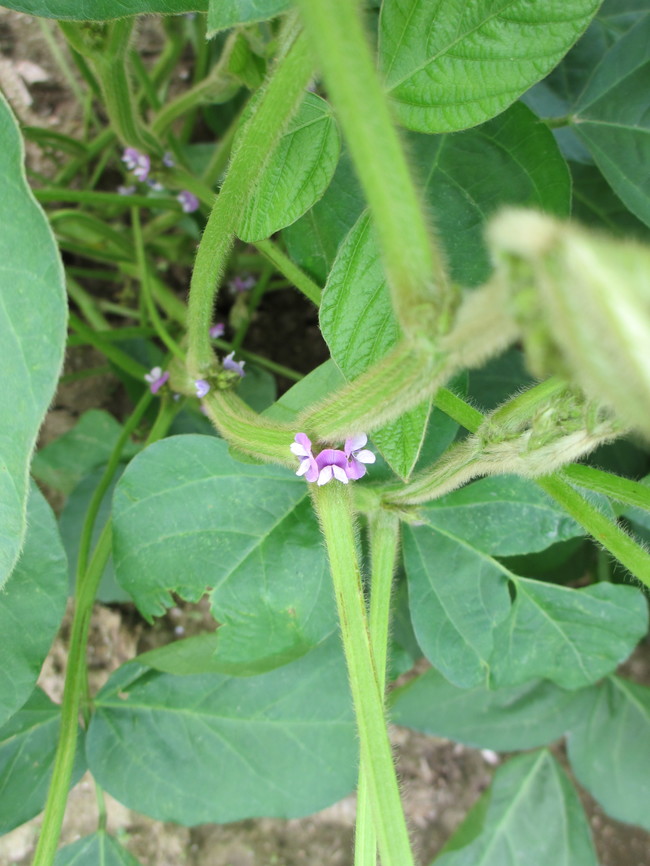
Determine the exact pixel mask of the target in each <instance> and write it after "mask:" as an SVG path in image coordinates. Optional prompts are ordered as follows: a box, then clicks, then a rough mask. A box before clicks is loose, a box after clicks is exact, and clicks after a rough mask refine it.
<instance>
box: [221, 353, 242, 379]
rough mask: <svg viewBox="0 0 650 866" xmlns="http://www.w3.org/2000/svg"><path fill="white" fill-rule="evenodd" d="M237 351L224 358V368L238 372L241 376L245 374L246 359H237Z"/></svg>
mask: <svg viewBox="0 0 650 866" xmlns="http://www.w3.org/2000/svg"><path fill="white" fill-rule="evenodd" d="M234 358H235V353H234V352H231V353H230V354H229V355H226V357H225V358H224V359H223V368H224V370H231V371H232V372H233V373H238V374H239V375H240V376H245V375H246V373H244V364H245V363H246V361H235V360H234Z"/></svg>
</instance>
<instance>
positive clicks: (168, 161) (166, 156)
mask: <svg viewBox="0 0 650 866" xmlns="http://www.w3.org/2000/svg"><path fill="white" fill-rule="evenodd" d="M162 161H163V165H166V166H167V168H173V167H174V166H175V165H176V160H175V159H174V157H173V156H172V154H171V153H170V152H169V151H168V150H167V151H165V153H163V158H162Z"/></svg>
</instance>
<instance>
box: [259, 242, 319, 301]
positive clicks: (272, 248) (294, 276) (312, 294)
mask: <svg viewBox="0 0 650 866" xmlns="http://www.w3.org/2000/svg"><path fill="white" fill-rule="evenodd" d="M255 246H256V247H257V249H258V250H259V251H260V252H261V253H262V255H263V256H264V257H265V258H266V259H268V260H269V261H270V262H271V264H273V265H275V267H276V269H277V270H278V271H279V272H280V273H281V274H283V275H284V276H285V277H286V278H287V279H288V280H289V282H290V283H291V285H293V286H295V287H296V288H297V289H298V290H299V291H301V292H302V293H303V295H304V296H305V297H306V298H309V300H310V301H311V302H312V303H313V304H315V305H316V306H317V307H318V306H320V301H321V296H322V294H323V292H322V290H321V288H320V286H318V285H317V284H316V283H315V282H314V281H313V280H312V279H311V277H308V276H307V274H306V273H305V272H304V271H302V270H301V269H300V268H299V267H298V266H297V265H295V264H294V263H293V262H292V261H291V259H290V258H289V256H287V255H285V254H284V253H283V252H282V250H281V249H280V248H279V247H278V245H277V244H274V243H273V241H271V240H265V241H257V243H256V244H255Z"/></svg>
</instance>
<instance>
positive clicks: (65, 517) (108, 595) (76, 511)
mask: <svg viewBox="0 0 650 866" xmlns="http://www.w3.org/2000/svg"><path fill="white" fill-rule="evenodd" d="M122 472H123V467H121V466H120V467H118V470H117V472H116V473H115V476H114V477H113V479H112V481H111V483H110V485H109V487H108V489H107V491H106V493H105V494H104V497H103V499H102V502H101V505H100V507H99V511H98V513H97V517H96V519H95V523H94V526H93V532H92V537H91V549H94V547H95V544H96V543H97V542H98V541H99V536H100V535H101V533H102V530H103V529H104V526H105V525H106V521H107V520H108V518H109V517H110V515H111V501H112V499H113V491H114V489H115V485H116V484H117V481H118V479H119V477H120V475H121V474H122ZM103 474H104V470H103V469H98V470H97V471H96V472H92V473H91V474H90V475H88V476H87V477H86V478H84V479H83V480H82V481H80V482H79V484H78V485H77V486H76V487H75V489H74V490H73V491H72V493H71V494H70V496H69V497H68V499H67V501H66V503H65V505H64V506H63V511H62V512H61V516H60V517H59V532H60V533H61V540H62V541H63V546H64V547H65V552H66V554H67V557H68V573H69V578H70V586H71V587H72V588H74V581H75V577H76V574H77V560H78V558H79V543H80V541H81V531H82V528H83V524H84V521H85V519H86V514H87V513H88V506H89V505H90V500H91V499H92V496H93V494H94V492H95V489H96V487H97V485H98V484H99V482H100V480H101V478H102V476H103ZM96 597H97V599H98V600H99V601H103V602H106V603H108V604H110V603H111V602H115V601H131V600H132V599H131V596H130V595H129V594H128V592H126V590H124V589H122V587H121V586H120V585H119V584H118V583H117V581H116V580H115V572H114V570H113V558H112V556H109V558H108V561H107V562H106V565H105V566H104V572H103V574H102V578H101V581H100V584H99V588H98V590H97V593H96Z"/></svg>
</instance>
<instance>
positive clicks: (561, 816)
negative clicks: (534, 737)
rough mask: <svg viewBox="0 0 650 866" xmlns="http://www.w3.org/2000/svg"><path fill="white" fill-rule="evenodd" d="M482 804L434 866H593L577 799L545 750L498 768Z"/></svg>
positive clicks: (566, 779)
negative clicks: (476, 816)
mask: <svg viewBox="0 0 650 866" xmlns="http://www.w3.org/2000/svg"><path fill="white" fill-rule="evenodd" d="M486 799H487V802H485V800H484V801H483V802H482V803H481V801H479V804H478V805H479V809H480V815H479V816H478V819H476V818H474V816H472V813H471V812H470V815H469V816H468V818H467V819H466V821H467V823H469V824H470V828H469V832H468V828H467V826H466V824H465V825H461V827H460V829H459V830H457V831H456V834H454V837H452V839H451V840H450V842H449V843H448V844H447V845H446V846H445V849H444V851H443V853H442V855H441V856H440V857H437V858H436V860H435V861H434V863H435V866H523V864H526V866H549V864H551V863H552V864H553V866H598V861H597V859H596V852H595V851H594V847H593V842H592V841H591V834H590V832H589V823H588V821H587V818H586V816H585V814H584V812H583V810H582V806H581V804H580V799H579V798H578V795H577V793H576V791H575V790H574V788H573V787H572V785H571V783H570V782H569V780H568V778H567V776H566V774H565V772H564V770H563V769H562V768H561V767H560V765H559V764H558V763H557V761H556V760H555V759H554V758H553V756H552V755H551V754H550V753H549V752H547V751H546V750H543V751H541V752H533V753H531V754H528V755H519V756H518V757H516V758H513V759H512V760H510V761H508V763H507V764H505V765H504V766H503V767H500V768H499V769H498V770H497V772H496V775H495V777H494V781H493V782H492V787H491V789H490V791H489V792H488V793H487V795H486ZM456 837H460V838H456Z"/></svg>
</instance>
